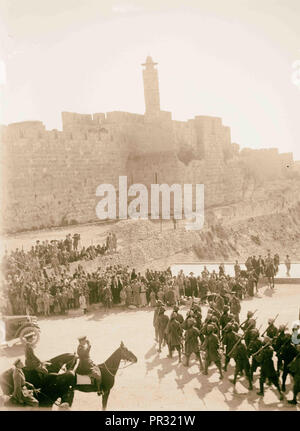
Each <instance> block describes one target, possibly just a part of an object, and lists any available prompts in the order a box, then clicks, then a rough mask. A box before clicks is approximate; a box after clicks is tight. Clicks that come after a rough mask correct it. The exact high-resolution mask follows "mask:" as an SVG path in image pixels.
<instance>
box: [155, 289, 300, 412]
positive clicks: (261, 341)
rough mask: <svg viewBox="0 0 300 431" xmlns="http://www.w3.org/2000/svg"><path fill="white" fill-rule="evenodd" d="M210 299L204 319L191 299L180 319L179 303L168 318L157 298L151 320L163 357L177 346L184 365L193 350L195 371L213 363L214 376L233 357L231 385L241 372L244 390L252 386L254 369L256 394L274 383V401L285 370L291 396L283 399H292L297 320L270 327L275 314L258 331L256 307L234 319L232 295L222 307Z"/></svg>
mask: <svg viewBox="0 0 300 431" xmlns="http://www.w3.org/2000/svg"><path fill="white" fill-rule="evenodd" d="M213 298H214V299H210V300H209V309H208V311H207V316H206V318H205V319H204V320H203V319H202V311H201V307H200V305H198V304H196V303H192V305H191V307H190V310H189V311H188V312H187V314H186V317H185V318H184V317H183V316H182V314H181V313H180V312H179V307H178V306H177V305H176V306H174V307H173V311H172V313H171V315H170V318H169V317H168V316H167V315H166V314H165V311H166V307H165V305H164V304H163V303H162V301H157V305H156V308H155V311H154V318H153V325H154V328H155V340H156V341H157V342H158V346H159V347H158V352H161V349H162V347H164V346H166V345H167V346H168V350H169V354H168V357H169V358H172V355H173V352H174V351H175V350H177V352H178V356H179V358H178V359H179V362H181V361H182V362H183V365H185V366H187V367H188V366H189V361H190V357H191V355H192V354H193V353H194V354H195V356H196V357H197V358H198V361H199V366H200V371H201V372H202V373H203V374H204V375H208V368H209V366H210V364H211V363H214V364H215V365H216V366H217V368H218V370H219V373H220V379H223V373H224V372H227V367H228V364H229V362H230V361H231V359H233V360H234V362H235V370H234V377H233V380H231V382H232V383H233V385H234V390H235V385H236V382H237V379H238V378H239V377H240V376H243V375H245V376H246V378H247V380H248V383H249V391H250V390H252V389H253V379H254V373H255V372H256V371H258V370H260V376H259V392H257V394H258V395H260V396H263V395H264V384H265V382H267V383H268V384H273V385H274V386H275V387H276V388H277V390H278V393H279V399H280V400H283V399H284V397H283V392H285V391H286V387H285V382H286V378H287V375H288V374H290V375H292V376H293V381H294V383H293V395H294V396H293V399H292V400H290V401H288V402H289V403H290V404H297V394H298V392H300V322H296V323H295V324H294V325H293V328H292V333H289V332H288V331H287V325H280V326H279V327H276V326H275V320H276V318H277V317H278V315H277V316H276V317H275V318H272V319H269V320H268V326H267V328H266V329H265V330H264V331H263V332H262V333H261V334H260V328H259V329H257V328H256V317H255V313H256V311H255V312H251V311H248V313H247V319H246V320H245V321H244V322H242V323H240V321H239V313H240V304H238V299H237V298H236V297H235V296H234V301H233V303H232V301H231V302H229V303H228V304H227V305H224V306H223V307H220V302H219V303H218V302H217V301H216V297H213ZM298 323H299V324H298ZM202 352H204V358H202ZM275 354H276V356H277V366H276V368H275V364H274V355H275ZM281 372H282V375H281ZM280 375H281V379H282V384H280Z"/></svg>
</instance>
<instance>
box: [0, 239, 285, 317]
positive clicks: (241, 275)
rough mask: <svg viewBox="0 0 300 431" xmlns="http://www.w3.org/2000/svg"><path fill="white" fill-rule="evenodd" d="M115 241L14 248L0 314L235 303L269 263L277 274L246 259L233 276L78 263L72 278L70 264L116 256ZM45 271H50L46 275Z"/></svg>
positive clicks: (5, 269)
mask: <svg viewBox="0 0 300 431" xmlns="http://www.w3.org/2000/svg"><path fill="white" fill-rule="evenodd" d="M116 250H117V239H116V236H115V235H114V234H112V233H110V234H109V235H108V236H107V238H106V243H105V245H102V246H101V245H97V246H93V245H91V246H89V247H87V248H85V247H81V246H80V235H78V234H75V235H73V238H72V237H71V235H70V234H68V235H67V236H66V238H65V240H59V241H57V240H52V241H50V242H49V241H43V242H40V241H36V244H35V246H32V248H31V249H30V250H29V251H28V252H24V251H23V250H18V249H16V250H15V251H12V252H11V253H9V254H8V253H6V254H5V256H4V258H3V260H2V274H3V276H4V277H3V280H2V301H1V306H2V307H1V308H2V309H1V311H2V312H3V313H4V314H8V315H18V314H37V315H44V316H49V315H55V314H57V315H58V314H65V313H66V312H68V310H72V309H77V308H81V309H82V310H83V312H86V311H87V309H88V307H89V305H90V304H94V303H99V302H102V303H103V304H104V307H105V308H106V309H108V308H110V307H112V306H113V305H118V304H120V305H124V306H127V307H130V306H131V307H132V306H134V307H145V306H148V305H150V306H155V304H156V301H157V300H158V299H160V300H162V301H163V302H164V303H166V304H168V305H171V306H172V305H175V304H178V303H180V301H182V300H184V299H183V298H184V297H193V298H199V300H200V301H202V302H205V301H206V300H207V298H209V296H210V295H217V294H221V295H226V294H228V295H232V294H235V295H236V296H237V297H238V298H239V299H242V298H243V297H245V296H247V295H250V296H253V295H254V292H255V288H256V291H257V282H258V278H259V275H260V274H263V273H264V271H265V268H266V266H267V265H269V264H270V262H272V263H273V264H274V268H275V269H276V268H277V267H278V264H279V256H278V255H275V256H274V257H273V258H271V255H270V253H268V256H267V257H266V258H264V259H263V258H262V257H261V256H259V257H258V258H256V257H255V256H251V257H249V258H248V259H247V260H246V262H245V266H246V270H241V267H240V265H239V263H238V262H237V261H236V263H235V265H234V271H235V276H229V275H228V274H226V273H225V267H224V264H220V266H219V269H218V271H215V270H213V271H211V272H210V271H208V269H207V268H206V266H204V269H203V271H202V272H201V275H199V276H197V277H196V276H195V275H194V274H193V273H192V272H191V273H190V274H189V275H185V274H184V273H183V271H180V272H179V274H178V275H177V276H174V275H172V272H171V269H170V268H168V269H166V270H165V271H153V270H150V269H147V270H146V272H145V273H144V274H141V273H139V272H138V273H136V271H135V269H130V268H129V267H128V266H122V265H112V266H106V267H104V266H103V267H101V266H100V267H99V268H98V269H97V271H95V272H92V273H88V272H86V271H85V270H84V267H83V265H82V264H80V263H79V264H78V266H77V268H76V270H75V272H74V273H71V271H70V268H69V266H68V264H69V263H70V262H74V261H76V260H77V261H78V260H85V259H94V258H95V257H97V256H99V255H103V254H105V253H111V252H116ZM48 270H50V271H48Z"/></svg>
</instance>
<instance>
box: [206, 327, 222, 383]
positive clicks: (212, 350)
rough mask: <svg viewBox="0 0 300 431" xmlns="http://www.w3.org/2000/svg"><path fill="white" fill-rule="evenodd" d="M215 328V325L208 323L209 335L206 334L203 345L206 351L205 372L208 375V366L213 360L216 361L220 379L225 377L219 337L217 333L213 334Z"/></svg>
mask: <svg viewBox="0 0 300 431" xmlns="http://www.w3.org/2000/svg"><path fill="white" fill-rule="evenodd" d="M213 330H214V328H213V326H212V325H208V327H207V333H208V335H207V336H206V338H205V340H204V343H203V345H202V349H203V350H205V351H206V356H205V370H204V374H206V375H207V374H208V367H209V365H210V364H211V362H214V363H215V364H216V366H217V367H218V370H219V372H220V379H223V374H222V366H221V357H220V353H219V341H218V337H217V336H216V335H215V334H213Z"/></svg>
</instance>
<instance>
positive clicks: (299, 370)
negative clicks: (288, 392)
mask: <svg viewBox="0 0 300 431" xmlns="http://www.w3.org/2000/svg"><path fill="white" fill-rule="evenodd" d="M296 349H297V356H296V357H295V358H294V359H293V361H292V362H291V364H290V365H289V369H290V372H291V373H293V375H294V385H293V399H292V400H289V401H288V402H289V403H290V404H297V395H298V393H299V392H300V344H297V345H296Z"/></svg>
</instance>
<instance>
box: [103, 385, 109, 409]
mask: <svg viewBox="0 0 300 431" xmlns="http://www.w3.org/2000/svg"><path fill="white" fill-rule="evenodd" d="M109 393H110V389H109V390H108V391H105V392H104V394H103V395H102V410H106V406H107V400H108V397H109Z"/></svg>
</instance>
